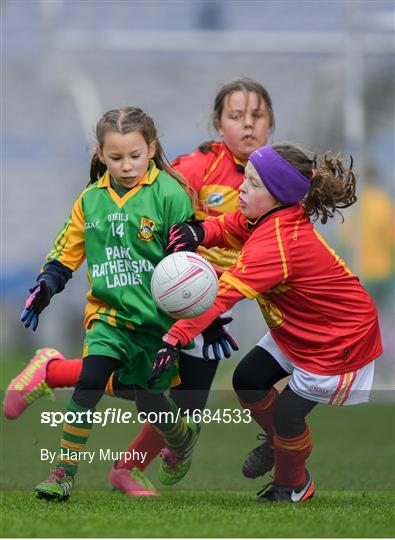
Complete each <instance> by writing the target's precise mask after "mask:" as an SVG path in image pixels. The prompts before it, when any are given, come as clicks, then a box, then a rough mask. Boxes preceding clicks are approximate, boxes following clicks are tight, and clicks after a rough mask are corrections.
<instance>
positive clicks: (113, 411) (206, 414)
mask: <svg viewBox="0 0 395 540" xmlns="http://www.w3.org/2000/svg"><path fill="white" fill-rule="evenodd" d="M180 418H184V419H185V420H186V421H187V422H189V421H190V420H192V421H193V422H196V423H197V424H201V423H203V424H209V423H211V422H216V423H218V424H220V423H222V424H240V423H244V424H249V423H250V422H251V421H252V418H251V411H250V410H249V409H242V410H241V409H232V408H224V409H220V408H217V409H214V410H211V409H194V410H192V411H190V410H186V411H184V414H182V415H181V409H178V411H177V412H173V411H159V412H156V411H151V412H148V413H147V412H145V411H141V412H137V413H133V412H132V411H123V410H122V409H117V408H115V407H108V408H107V409H105V410H104V411H91V410H88V411H76V412H74V411H67V412H65V413H64V412H60V411H42V412H41V417H40V422H41V424H47V425H49V427H57V426H59V425H61V424H64V423H66V424H87V423H88V424H98V425H100V426H101V427H105V426H107V425H108V424H144V423H145V422H150V423H151V424H161V423H171V424H173V423H177V422H178V421H179V420H180Z"/></svg>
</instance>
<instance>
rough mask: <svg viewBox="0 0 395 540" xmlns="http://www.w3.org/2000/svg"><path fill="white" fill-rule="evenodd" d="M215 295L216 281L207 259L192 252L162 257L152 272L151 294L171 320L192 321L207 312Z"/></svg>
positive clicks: (180, 252) (216, 289)
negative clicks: (172, 318)
mask: <svg viewBox="0 0 395 540" xmlns="http://www.w3.org/2000/svg"><path fill="white" fill-rule="evenodd" d="M217 291H218V278H217V274H216V272H215V270H214V268H213V267H212V266H211V264H210V263H209V262H207V261H206V259H203V257H201V256H200V255H198V254H197V253H193V252H192V251H179V252H178V253H172V254H171V255H168V256H167V257H165V258H164V259H163V260H162V261H161V262H160V263H159V264H158V266H157V267H156V268H155V270H154V273H153V275H152V280H151V293H152V296H153V298H154V300H155V303H156V305H157V306H158V307H159V308H160V309H161V310H162V311H164V312H165V313H167V314H168V315H171V316H172V317H174V319H192V318H193V317H196V316H197V315H200V314H202V313H204V312H205V311H207V310H208V309H209V308H210V307H211V305H212V304H213V302H214V300H215V297H216V296H217Z"/></svg>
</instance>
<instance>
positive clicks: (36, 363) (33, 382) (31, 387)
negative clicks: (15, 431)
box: [4, 347, 64, 420]
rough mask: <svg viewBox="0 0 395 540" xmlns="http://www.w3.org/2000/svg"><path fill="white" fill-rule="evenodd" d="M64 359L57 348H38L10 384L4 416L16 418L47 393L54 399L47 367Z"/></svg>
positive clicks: (10, 418)
mask: <svg viewBox="0 0 395 540" xmlns="http://www.w3.org/2000/svg"><path fill="white" fill-rule="evenodd" d="M56 359H61V360H63V359H64V356H63V354H62V353H60V352H59V351H57V350H56V349H50V348H48V347H44V348H43V349H38V350H37V351H36V354H35V355H34V356H33V358H32V359H31V360H30V362H29V363H28V365H27V366H26V367H25V369H24V370H23V371H21V373H20V374H19V375H18V376H17V377H15V379H13V380H12V381H11V383H10V384H9V386H8V388H7V391H6V395H5V400H4V416H5V417H6V418H8V419H9V420H15V419H16V418H19V416H20V415H21V414H22V413H23V411H24V410H25V409H27V407H28V406H29V405H31V404H32V403H33V401H35V400H36V399H37V398H39V397H41V396H44V395H47V396H48V397H49V398H50V399H54V393H53V391H52V390H51V389H50V388H49V386H48V385H47V383H46V377H47V367H48V364H49V363H50V362H51V361H52V360H56Z"/></svg>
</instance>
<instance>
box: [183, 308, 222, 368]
mask: <svg viewBox="0 0 395 540" xmlns="http://www.w3.org/2000/svg"><path fill="white" fill-rule="evenodd" d="M231 316H232V310H231V309H229V310H228V311H226V312H225V313H223V314H222V315H221V317H231ZM224 328H225V329H226V330H228V331H229V325H228V324H227V325H226V326H224ZM193 343H194V345H193V347H191V348H190V349H182V352H184V353H185V354H189V356H194V357H196V358H203V351H202V349H203V336H202V334H199V335H197V336H196V337H195V338H193ZM208 352H209V354H208V356H209V358H210V360H215V356H214V353H213V348H212V347H210V348H209V350H208Z"/></svg>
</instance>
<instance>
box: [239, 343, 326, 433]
mask: <svg viewBox="0 0 395 540" xmlns="http://www.w3.org/2000/svg"><path fill="white" fill-rule="evenodd" d="M287 375H289V373H287V372H286V371H285V370H284V369H283V368H282V367H281V366H280V364H279V363H278V362H277V360H275V358H274V357H273V356H272V355H271V354H270V353H269V352H268V351H266V350H265V349H262V347H258V346H256V347H254V348H253V349H252V350H251V351H250V352H249V353H248V354H247V355H246V356H245V357H244V358H243V359H242V360H241V362H240V363H239V364H238V366H237V367H236V369H235V372H234V374H233V388H234V389H235V392H236V394H237V395H238V397H239V399H240V400H241V401H243V402H244V403H251V404H252V403H256V402H257V401H260V400H261V399H263V398H264V397H265V396H266V394H267V393H268V392H269V390H270V389H271V388H272V386H273V385H274V384H275V383H276V382H278V381H280V380H281V379H283V378H284V377H286V376H287ZM316 405H317V402H316V401H311V400H309V399H306V398H303V397H301V396H299V395H298V394H295V392H294V391H293V390H291V388H290V387H289V385H287V386H286V387H285V388H284V390H283V391H282V392H281V394H280V395H279V397H278V398H277V401H276V404H275V406H274V410H273V423H274V429H275V431H276V433H277V434H278V435H279V436H280V437H286V438H292V437H297V436H298V435H301V434H302V433H303V432H304V431H305V429H306V422H305V417H306V416H307V414H308V413H309V412H310V411H311V410H312V409H313V408H314V407H315V406H316Z"/></svg>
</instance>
